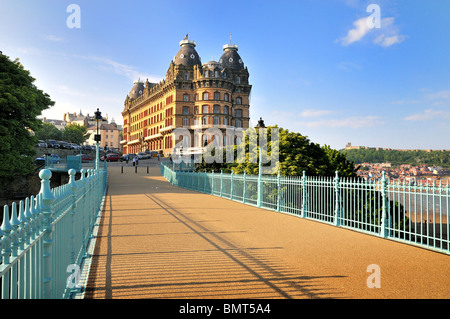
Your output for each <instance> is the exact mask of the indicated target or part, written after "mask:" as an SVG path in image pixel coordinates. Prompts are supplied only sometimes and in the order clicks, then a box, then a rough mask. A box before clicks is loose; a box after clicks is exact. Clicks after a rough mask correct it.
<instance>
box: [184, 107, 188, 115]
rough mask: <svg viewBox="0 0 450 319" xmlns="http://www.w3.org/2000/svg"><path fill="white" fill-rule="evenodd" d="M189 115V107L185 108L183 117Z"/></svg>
mask: <svg viewBox="0 0 450 319" xmlns="http://www.w3.org/2000/svg"><path fill="white" fill-rule="evenodd" d="M188 114H189V106H183V115H188Z"/></svg>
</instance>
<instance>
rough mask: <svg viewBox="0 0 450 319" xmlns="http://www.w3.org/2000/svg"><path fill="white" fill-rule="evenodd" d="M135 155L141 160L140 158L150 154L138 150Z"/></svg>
mask: <svg viewBox="0 0 450 319" xmlns="http://www.w3.org/2000/svg"><path fill="white" fill-rule="evenodd" d="M137 157H138V158H139V159H140V160H142V159H146V158H150V154H147V153H144V152H139V153H138V154H137Z"/></svg>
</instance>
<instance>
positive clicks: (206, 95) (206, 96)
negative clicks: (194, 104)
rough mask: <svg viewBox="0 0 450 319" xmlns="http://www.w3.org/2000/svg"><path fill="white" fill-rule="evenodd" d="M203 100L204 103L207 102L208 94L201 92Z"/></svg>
mask: <svg viewBox="0 0 450 319" xmlns="http://www.w3.org/2000/svg"><path fill="white" fill-rule="evenodd" d="M203 100H204V101H207V100H208V92H203Z"/></svg>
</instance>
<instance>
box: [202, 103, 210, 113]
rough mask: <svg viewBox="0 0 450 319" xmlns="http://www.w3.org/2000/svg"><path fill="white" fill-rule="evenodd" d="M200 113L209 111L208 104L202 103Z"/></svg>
mask: <svg viewBox="0 0 450 319" xmlns="http://www.w3.org/2000/svg"><path fill="white" fill-rule="evenodd" d="M202 113H203V114H206V113H209V112H208V105H203V106H202Z"/></svg>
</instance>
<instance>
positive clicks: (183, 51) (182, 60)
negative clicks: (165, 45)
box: [174, 37, 201, 67]
mask: <svg viewBox="0 0 450 319" xmlns="http://www.w3.org/2000/svg"><path fill="white" fill-rule="evenodd" d="M180 46H181V48H180V50H179V51H178V53H177V55H175V58H174V63H175V65H184V66H189V67H192V66H194V65H199V66H200V65H201V60H200V57H199V55H198V53H197V50H195V46H196V43H195V42H194V41H192V40H189V39H187V37H186V38H185V39H184V40H181V41H180Z"/></svg>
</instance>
